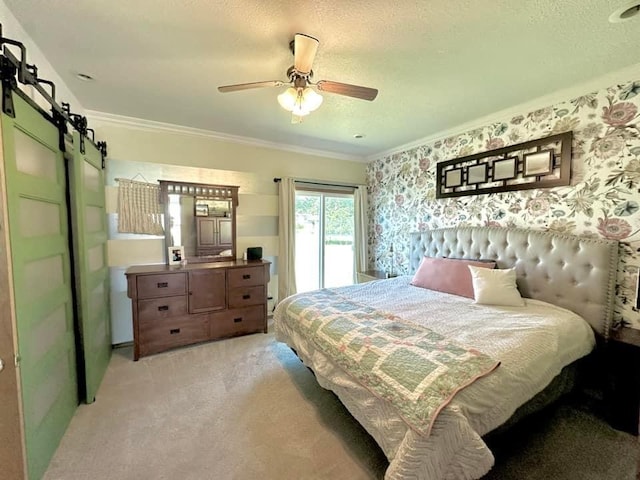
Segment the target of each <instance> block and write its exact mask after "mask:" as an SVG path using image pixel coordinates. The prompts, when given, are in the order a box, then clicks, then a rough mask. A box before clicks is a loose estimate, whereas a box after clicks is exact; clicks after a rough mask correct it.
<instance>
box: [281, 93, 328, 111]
mask: <svg viewBox="0 0 640 480" xmlns="http://www.w3.org/2000/svg"><path fill="white" fill-rule="evenodd" d="M322 100H323V98H322V95H320V94H318V93H316V92H315V91H314V90H313V89H311V88H309V87H306V88H302V87H298V88H293V87H289V88H287V89H286V90H285V91H284V92H282V93H281V94H280V95H278V103H279V104H280V106H281V107H282V108H284V109H285V110H286V111H288V112H291V113H293V114H294V115H296V116H299V117H304V116H305V115H309V113H311V112H313V111H314V110H316V109H317V108H318V107H319V106H320V105H321V104H322Z"/></svg>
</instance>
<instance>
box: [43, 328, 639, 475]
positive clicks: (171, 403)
mask: <svg viewBox="0 0 640 480" xmlns="http://www.w3.org/2000/svg"><path fill="white" fill-rule="evenodd" d="M270 330H272V329H271V328H270ZM131 358H132V356H131V349H130V348H126V349H116V350H115V351H114V355H113V359H112V361H111V364H110V365H109V368H108V370H107V373H106V376H105V378H104V381H103V384H102V386H101V387H100V390H99V392H98V395H97V397H96V402H95V403H94V404H92V405H81V406H80V407H79V409H78V411H77V413H76V415H75V417H74V418H73V420H72V422H71V424H70V426H69V429H68V431H67V433H66V434H65V436H64V438H63V440H62V443H61V445H60V447H59V448H58V451H57V452H56V454H55V456H54V458H53V460H52V462H51V464H50V466H49V469H48V471H47V473H46V475H45V480H80V479H82V480H85V479H86V480H89V479H91V480H106V479H109V480H111V479H117V480H120V479H122V480H129V479H131V480H133V479H136V480H146V479H154V480H157V479H166V480H173V479H176V480H178V479H180V480H182V479H185V480H201V479H216V480H217V479H220V480H245V479H247V480H249V479H260V480H287V479H331V480H333V479H336V480H342V479H344V480H357V479H379V478H382V477H383V475H384V471H385V469H386V467H387V461H386V459H385V457H384V455H383V454H382V452H381V451H380V449H379V448H378V447H377V445H376V444H375V443H374V441H373V440H372V439H371V437H369V435H368V434H367V433H366V432H365V431H364V430H363V429H362V428H361V427H360V426H359V424H358V423H357V422H356V421H355V420H354V419H353V418H352V417H351V416H350V415H349V413H348V412H347V411H346V409H345V408H344V407H343V406H342V404H341V403H340V402H339V401H338V400H337V398H336V397H335V396H334V395H333V394H332V393H330V392H328V391H326V390H323V389H322V388H321V387H319V386H318V384H317V383H316V381H315V379H314V377H313V375H312V374H311V372H310V371H309V370H307V369H306V368H305V367H304V366H303V365H302V364H301V363H300V361H299V360H298V359H297V357H295V355H294V354H293V353H292V352H291V351H290V350H289V349H288V348H287V347H286V346H284V345H282V344H278V343H277V342H275V339H274V337H273V333H269V334H267V335H264V334H255V335H250V336H245V337H239V338H234V339H229V340H223V341H218V342H211V343H207V344H202V345H198V346H194V347H189V348H182V349H179V350H175V351H172V352H167V353H164V354H160V355H155V356H152V357H146V358H143V359H141V360H140V361H138V362H133V361H132V359H131ZM563 409H568V410H565V411H564V413H563ZM556 425H558V426H559V427H558V428H556ZM603 432H604V434H603ZM531 435H532V436H531V437H529V438H528V437H527V435H526V434H525V435H522V433H521V434H519V436H518V437H517V438H518V443H519V448H515V449H514V448H512V449H511V451H506V452H500V453H501V454H500V455H499V456H498V457H499V463H498V464H497V465H496V467H495V468H494V470H493V471H492V473H491V475H490V477H491V478H492V479H493V478H495V479H506V478H509V479H523V478H527V479H535V478H540V479H542V478H558V479H562V478H567V479H576V480H577V479H583V478H602V479H612V480H613V479H615V480H622V479H632V478H635V477H634V474H633V472H635V467H634V465H635V456H634V455H635V454H634V452H635V451H636V450H635V448H636V447H635V439H634V438H633V437H631V436H630V435H626V434H622V433H620V432H616V431H615V430H611V429H610V428H608V427H607V426H606V424H605V423H604V422H602V421H601V420H599V419H597V418H595V417H593V416H592V415H589V414H588V413H587V414H584V415H583V414H581V413H579V414H577V415H576V414H575V409H573V408H572V407H571V406H563V407H561V408H559V409H558V410H557V411H556V412H555V413H554V414H553V415H551V416H550V418H549V420H548V423H547V426H546V427H545V428H542V427H540V428H537V429H536V431H534V432H532V434H531ZM569 442H570V444H569ZM576 442H577V443H576ZM580 442H583V443H584V445H585V446H586V445H594V442H595V447H590V448H588V449H586V448H585V449H584V450H585V451H584V454H585V455H586V456H587V457H585V458H582V457H581V456H580V455H581V453H580V452H581V451H582V450H583V449H582V448H581V446H580ZM507 443H508V439H507ZM529 445H531V446H529ZM529 448H531V454H529V453H528V452H529V450H528V449H529ZM563 452H570V455H567V454H565V453H563ZM612 455H614V456H615V461H614V459H613V458H612ZM612 463H614V464H615V465H614V466H612V467H611V468H607V467H606V465H607V464H609V465H612ZM594 464H597V465H602V464H604V465H605V466H603V467H602V468H600V469H599V476H598V477H592V476H588V477H587V476H586V473H587V472H589V473H590V472H591V469H592V468H591V467H592V466H593V465H594ZM543 465H546V466H547V467H548V468H547V469H546V470H541V469H540V468H541V466H543ZM632 470H633V472H632ZM541 471H545V472H547V473H548V472H549V471H553V472H554V473H555V476H553V477H548V476H546V475H545V476H543V477H541V476H539V475H537V473H539V472H541Z"/></svg>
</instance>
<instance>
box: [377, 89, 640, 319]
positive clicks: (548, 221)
mask: <svg viewBox="0 0 640 480" xmlns="http://www.w3.org/2000/svg"><path fill="white" fill-rule="evenodd" d="M639 112H640V81H636V82H629V83H625V84H621V85H615V86H612V87H609V88H607V89H604V90H600V91H598V92H594V93H589V94H586V95H583V96H580V97H577V98H574V99H571V100H568V101H565V102H563V103H559V104H556V105H553V106H550V107H546V108H542V109H540V110H536V111H533V112H527V113H523V114H522V115H516V116H514V117H513V118H510V119H507V120H505V121H502V122H496V123H493V124H490V125H486V126H484V127H482V128H477V129H474V130H470V131H467V132H465V133H461V134H459V135H455V136H452V137H449V138H446V139H444V140H438V141H435V142H431V143H427V144H424V145H420V146H418V147H415V148H412V149H410V150H406V151H403V152H399V153H394V154H393V155H389V156H387V157H384V158H381V159H378V160H376V161H373V162H371V163H370V164H369V165H368V167H367V185H368V192H369V219H370V228H369V239H368V241H369V259H370V262H371V264H372V265H371V266H373V267H374V268H376V269H379V270H384V271H387V272H389V271H392V272H395V273H410V272H409V235H408V233H410V232H413V231H419V230H424V229H430V228H439V227H452V226H463V225H464V226H480V225H495V226H504V227H526V228H536V229H540V230H553V231H557V232H564V233H571V234H574V235H586V236H593V237H604V238H609V239H615V240H618V241H620V262H619V265H618V278H617V287H616V289H617V299H616V309H615V318H614V322H615V323H617V324H621V323H622V324H629V325H630V326H632V327H634V328H639V329H640V313H639V312H638V311H637V310H636V309H635V305H634V304H635V288H636V278H637V273H638V269H639V267H640V130H639V129H640V114H639ZM568 130H573V134H574V138H573V154H572V157H573V159H572V174H571V177H572V180H571V185H570V186H566V187H556V188H548V189H534V190H522V191H515V192H506V193H499V194H490V195H487V194H484V195H477V196H474V195H470V196H465V197H457V198H447V199H436V198H435V185H436V179H435V177H436V163H437V162H439V161H443V160H450V159H453V158H458V157H463V156H466V155H472V154H475V153H479V152H484V151H487V150H493V149H496V148H500V147H504V146H508V145H512V144H516V143H521V142H525V141H527V140H533V139H536V138H541V137H546V136H549V135H552V134H556V133H561V132H565V131H568Z"/></svg>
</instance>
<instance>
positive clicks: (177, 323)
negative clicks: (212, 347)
mask: <svg viewBox="0 0 640 480" xmlns="http://www.w3.org/2000/svg"><path fill="white" fill-rule="evenodd" d="M139 337H140V338H139V339H138V341H139V345H140V355H141V356H144V355H149V354H151V353H158V352H162V351H164V350H168V349H169V348H173V347H179V346H180V345H188V344H191V343H198V342H203V341H205V340H208V339H209V323H208V322H207V318H206V316H199V317H193V316H191V317H182V318H177V319H175V318H161V319H158V320H155V321H145V322H140V330H139Z"/></svg>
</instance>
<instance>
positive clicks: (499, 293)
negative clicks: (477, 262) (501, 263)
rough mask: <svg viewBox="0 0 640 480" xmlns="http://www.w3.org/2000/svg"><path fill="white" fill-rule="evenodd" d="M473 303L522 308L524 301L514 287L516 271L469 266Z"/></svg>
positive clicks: (512, 269)
mask: <svg viewBox="0 0 640 480" xmlns="http://www.w3.org/2000/svg"><path fill="white" fill-rule="evenodd" d="M469 270H470V271H471V282H472V283H473V294H474V297H475V302H474V303H479V304H482V305H505V306H509V307H522V306H523V305H524V300H523V299H522V297H521V296H520V292H519V291H518V287H517V286H516V269H515V268H510V269H508V270H492V269H489V268H478V267H474V266H472V265H469Z"/></svg>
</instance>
